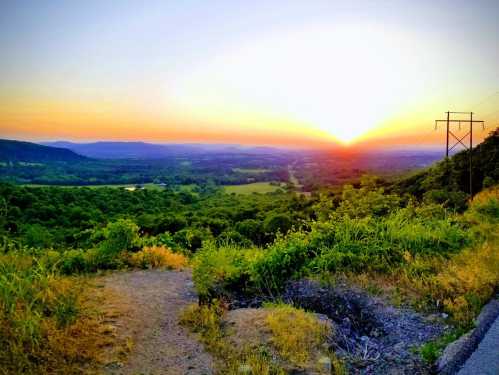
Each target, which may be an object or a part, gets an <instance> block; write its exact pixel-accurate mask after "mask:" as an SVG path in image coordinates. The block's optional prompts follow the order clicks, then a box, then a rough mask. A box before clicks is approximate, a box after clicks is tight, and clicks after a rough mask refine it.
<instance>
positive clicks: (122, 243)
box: [100, 219, 139, 256]
mask: <svg viewBox="0 0 499 375" xmlns="http://www.w3.org/2000/svg"><path fill="white" fill-rule="evenodd" d="M104 237H105V240H104V241H103V242H102V243H101V245H100V248H101V249H102V251H103V253H105V254H107V255H109V256H114V255H116V254H118V253H120V252H122V251H125V250H130V249H132V248H134V247H135V246H137V245H138V242H139V227H138V226H137V225H136V224H135V223H134V222H133V221H131V220H128V219H120V220H117V221H115V222H112V223H109V224H108V225H107V226H106V228H105V230H104Z"/></svg>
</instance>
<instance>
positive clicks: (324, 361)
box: [318, 356, 333, 374]
mask: <svg viewBox="0 0 499 375" xmlns="http://www.w3.org/2000/svg"><path fill="white" fill-rule="evenodd" d="M318 363H319V369H320V370H321V371H326V373H328V374H330V373H331V372H332V370H333V364H332V362H331V358H329V357H326V356H324V357H321V358H320V359H319V361H318Z"/></svg>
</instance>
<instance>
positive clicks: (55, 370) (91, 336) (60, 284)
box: [0, 275, 116, 375]
mask: <svg viewBox="0 0 499 375" xmlns="http://www.w3.org/2000/svg"><path fill="white" fill-rule="evenodd" d="M43 284H44V285H38V286H35V285H34V287H35V288H37V289H38V292H37V293H35V294H34V295H31V296H29V297H28V296H27V295H25V296H24V297H25V298H26V299H23V298H22V297H21V296H19V298H18V303H17V308H16V310H15V311H14V312H8V311H5V305H3V307H1V308H0V336H1V338H0V342H1V343H2V350H1V353H0V362H1V364H2V365H1V366H0V374H9V375H12V374H93V373H99V367H100V365H101V364H103V363H105V362H106V360H105V351H104V348H108V347H112V346H113V345H115V344H116V338H115V337H114V335H112V334H110V332H109V331H108V330H107V329H106V324H105V322H104V316H103V315H102V313H101V311H100V309H99V307H98V306H100V304H101V302H102V301H101V300H100V299H97V298H96V295H95V293H94V292H95V290H94V288H93V287H92V286H91V285H90V284H89V282H88V280H86V279H84V278H68V277H58V276H54V275H50V276H49V277H48V278H46V279H45V280H43ZM61 301H64V302H63V303H61ZM35 305H42V306H43V308H42V310H41V311H42V313H39V312H38V311H39V310H37V309H35ZM44 310H46V311H52V313H50V314H49V315H44V313H43V311H44Z"/></svg>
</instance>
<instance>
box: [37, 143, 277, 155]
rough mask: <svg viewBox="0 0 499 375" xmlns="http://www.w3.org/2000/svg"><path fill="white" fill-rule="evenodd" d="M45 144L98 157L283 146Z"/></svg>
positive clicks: (259, 150)
mask: <svg viewBox="0 0 499 375" xmlns="http://www.w3.org/2000/svg"><path fill="white" fill-rule="evenodd" d="M43 144H44V145H46V146H51V147H62V148H67V149H69V150H72V151H74V152H76V153H78V154H80V155H84V156H88V157H91V158H97V159H162V158H169V157H179V156H180V157H181V156H189V155H199V154H206V153H219V154H224V153H227V154H235V153H238V154H274V153H282V152H283V150H279V149H277V148H271V147H244V146H239V145H226V144H192V143H191V144H154V143H145V142H105V141H103V142H93V143H73V142H66V141H57V142H45V143H43Z"/></svg>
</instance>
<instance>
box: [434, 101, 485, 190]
mask: <svg viewBox="0 0 499 375" xmlns="http://www.w3.org/2000/svg"><path fill="white" fill-rule="evenodd" d="M446 114H447V118H446V119H445V120H435V130H436V129H438V124H439V123H442V122H444V123H445V124H446V147H445V160H446V161H447V165H449V164H448V160H449V151H452V150H453V149H454V148H455V147H457V146H459V145H462V146H463V147H464V149H465V150H468V151H469V165H470V166H469V171H470V189H469V191H470V195H471V196H472V195H473V124H475V123H476V124H482V127H484V121H483V120H473V112H450V111H447V112H446ZM451 114H458V115H464V114H467V115H469V116H470V119H469V120H464V119H451ZM463 123H464V124H469V125H470V130H469V131H468V132H467V133H466V134H465V135H464V136H462V137H458V136H457V135H456V134H454V132H453V131H452V130H453V129H451V127H452V126H453V125H456V124H458V125H459V129H460V128H461V124H463ZM467 137H468V138H469V146H467V145H466V144H465V143H464V142H463V141H464V140H465V139H466V138H467ZM451 140H452V141H453V142H455V143H454V144H453V145H452V146H450V147H449V141H451Z"/></svg>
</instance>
